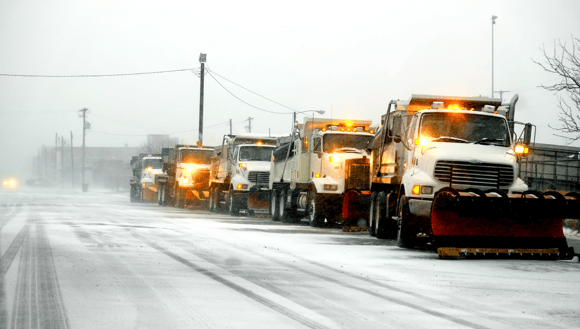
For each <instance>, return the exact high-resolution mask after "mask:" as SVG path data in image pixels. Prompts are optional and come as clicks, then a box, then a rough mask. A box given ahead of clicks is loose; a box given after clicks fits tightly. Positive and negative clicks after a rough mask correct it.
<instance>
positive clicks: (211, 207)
mask: <svg viewBox="0 0 580 329" xmlns="http://www.w3.org/2000/svg"><path fill="white" fill-rule="evenodd" d="M215 198H216V189H215V188H214V187H212V188H210V189H209V211H210V212H215V211H216V204H215Z"/></svg>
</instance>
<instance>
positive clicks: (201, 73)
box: [198, 53, 207, 145]
mask: <svg viewBox="0 0 580 329" xmlns="http://www.w3.org/2000/svg"><path fill="white" fill-rule="evenodd" d="M206 57H207V54H201V53H200V54H199V62H200V63H201V72H199V78H200V83H199V135H198V143H199V145H203V76H204V73H205V60H206Z"/></svg>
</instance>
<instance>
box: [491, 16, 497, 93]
mask: <svg viewBox="0 0 580 329" xmlns="http://www.w3.org/2000/svg"><path fill="white" fill-rule="evenodd" d="M496 19H497V16H494V15H492V16H491V97H492V98H493V95H495V92H494V89H493V26H494V25H495V20H496Z"/></svg>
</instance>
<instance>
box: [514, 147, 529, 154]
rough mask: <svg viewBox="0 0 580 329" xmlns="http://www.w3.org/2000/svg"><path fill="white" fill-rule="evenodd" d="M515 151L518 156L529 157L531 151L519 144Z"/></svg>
mask: <svg viewBox="0 0 580 329" xmlns="http://www.w3.org/2000/svg"><path fill="white" fill-rule="evenodd" d="M514 151H515V152H516V154H517V155H528V153H529V152H530V149H529V148H528V147H527V146H525V145H522V144H518V145H516V147H515V148H514Z"/></svg>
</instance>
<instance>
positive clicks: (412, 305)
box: [182, 231, 489, 329]
mask: <svg viewBox="0 0 580 329" xmlns="http://www.w3.org/2000/svg"><path fill="white" fill-rule="evenodd" d="M198 233H199V231H198ZM212 240H213V241H216V242H219V243H221V244H223V245H228V246H230V247H231V248H232V249H235V250H244V251H245V252H247V253H250V254H253V255H255V256H258V257H260V258H263V259H266V260H268V261H270V262H273V263H276V264H278V265H281V266H284V267H287V268H290V269H292V270H294V271H298V272H302V273H304V274H307V275H310V276H313V277H316V278H318V279H320V280H324V281H326V282H330V283H333V284H336V285H339V286H342V287H345V288H349V289H352V290H355V291H359V292H362V293H366V294H368V295H371V296H373V297H376V298H379V299H382V300H385V301H388V302H391V303H393V304H398V305H400V306H404V307H407V308H411V309H414V310H416V311H419V312H422V313H425V314H428V315H431V316H434V317H438V318H440V319H443V320H447V321H451V322H454V323H456V324H460V325H462V326H466V327H469V328H474V329H486V328H488V327H486V326H483V325H480V324H477V323H474V322H471V321H467V320H464V319H462V318H459V317H456V316H453V315H449V314H445V313H442V312H439V311H435V310H432V309H429V308H428V307H424V306H421V305H420V304H418V303H411V302H407V301H404V300H402V299H400V298H395V297H391V296H388V295H385V294H381V293H378V292H375V291H373V290H371V289H366V288H362V287H360V286H356V285H353V284H349V283H346V282H344V281H341V280H338V279H335V278H331V277H328V276H325V275H322V274H320V273H315V272H312V271H309V270H306V269H303V268H301V267H299V266H296V265H292V264H290V263H287V262H284V261H281V260H279V259H277V258H274V257H269V256H265V255H262V254H259V253H256V252H255V251H253V250H250V249H248V248H244V247H241V246H239V245H234V244H233V243H231V242H230V241H227V240H221V239H220V240H218V238H216V237H215V236H212ZM182 242H184V243H187V241H182ZM198 247H200V246H198ZM200 248H201V247H200ZM186 251H187V252H189V253H191V254H193V255H195V256H198V257H200V258H202V259H204V260H206V261H208V262H210V263H212V264H214V265H217V266H220V265H219V264H217V263H216V262H215V261H214V260H213V258H212V257H211V256H204V255H200V254H199V253H194V252H193V251H191V250H186ZM278 252H279V251H278ZM280 253H283V252H280ZM284 254H286V255H288V256H290V257H294V258H298V259H300V260H303V258H301V257H299V256H296V255H293V254H287V253H284ZM320 265H322V264H320ZM326 268H327V269H330V270H332V271H334V272H338V273H340V274H345V273H344V272H343V271H339V270H336V269H332V268H331V267H329V266H328V267H326ZM349 276H352V277H353V278H355V279H363V278H362V277H359V276H357V275H349ZM369 280H370V279H369ZM363 281H366V280H363ZM370 281H372V282H369V283H372V284H375V283H376V284H377V285H378V286H380V287H383V288H386V289H390V290H392V291H396V292H401V293H404V294H408V295H411V296H412V297H415V298H419V299H424V300H426V301H429V302H430V303H435V304H437V305H441V306H446V307H449V308H451V309H454V310H461V311H463V312H467V313H472V314H473V312H472V310H471V309H469V310H466V309H463V308H460V307H457V306H455V305H452V304H449V303H444V302H442V301H439V300H436V299H433V298H428V297H426V296H422V295H420V294H417V293H413V292H409V291H406V290H404V289H400V288H394V287H392V286H389V285H385V284H382V283H380V282H376V281H374V280H370ZM476 315H477V316H489V315H487V314H476Z"/></svg>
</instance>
